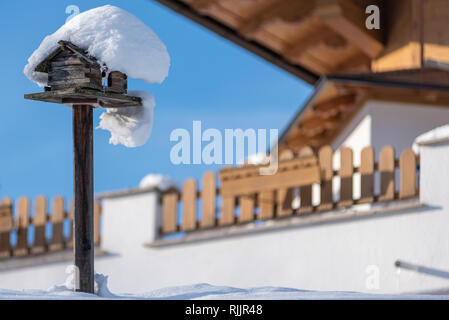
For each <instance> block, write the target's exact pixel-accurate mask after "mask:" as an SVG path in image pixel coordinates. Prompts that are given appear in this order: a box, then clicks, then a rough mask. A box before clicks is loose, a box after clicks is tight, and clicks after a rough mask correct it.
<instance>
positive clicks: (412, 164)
mask: <svg viewBox="0 0 449 320" xmlns="http://www.w3.org/2000/svg"><path fill="white" fill-rule="evenodd" d="M399 168H400V177H401V181H400V188H399V198H400V199H405V198H410V197H414V196H416V155H415V153H414V152H413V150H412V149H405V150H404V151H402V153H401V157H400V159H399Z"/></svg>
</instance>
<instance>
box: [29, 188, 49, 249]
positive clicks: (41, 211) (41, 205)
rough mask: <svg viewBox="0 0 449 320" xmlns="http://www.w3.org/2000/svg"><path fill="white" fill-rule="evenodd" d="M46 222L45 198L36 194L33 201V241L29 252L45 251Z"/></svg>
mask: <svg viewBox="0 0 449 320" xmlns="http://www.w3.org/2000/svg"><path fill="white" fill-rule="evenodd" d="M46 224H47V199H46V198H45V197H44V196H38V197H37V198H36V200H35V201H34V216H33V225H34V241H33V246H32V247H31V253H33V254H35V253H42V252H45V251H47V241H46V238H45V226H46Z"/></svg>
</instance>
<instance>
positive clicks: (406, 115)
mask: <svg viewBox="0 0 449 320" xmlns="http://www.w3.org/2000/svg"><path fill="white" fill-rule="evenodd" d="M448 123H449V108H448V107H438V106H432V105H423V104H408V103H407V104H406V103H399V102H383V101H372V100H371V101H367V102H366V104H365V106H364V107H363V108H362V109H361V110H360V111H359V113H358V114H357V115H356V116H355V117H354V119H353V120H352V121H351V122H350V124H349V125H348V126H347V127H346V128H345V130H343V132H342V133H341V134H340V135H339V136H338V137H337V138H336V139H335V140H334V142H333V144H332V148H333V149H334V150H336V160H335V164H336V165H337V166H339V163H340V161H339V153H338V151H339V149H340V148H341V147H351V148H352V149H353V151H354V162H355V164H356V165H358V164H359V163H360V152H361V151H362V149H363V148H364V147H367V146H372V147H373V148H374V153H375V156H376V159H378V158H377V157H378V156H379V152H380V150H381V149H382V148H383V147H385V146H387V145H391V146H393V147H394V148H395V150H396V154H397V156H399V155H400V152H402V150H404V149H406V148H411V146H412V144H413V140H414V139H415V138H416V137H417V136H419V135H420V134H422V133H424V132H427V131H429V130H432V129H433V128H435V127H439V126H442V125H445V124H448ZM337 155H338V156H337Z"/></svg>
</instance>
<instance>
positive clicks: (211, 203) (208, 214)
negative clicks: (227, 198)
mask: <svg viewBox="0 0 449 320" xmlns="http://www.w3.org/2000/svg"><path fill="white" fill-rule="evenodd" d="M216 189H217V181H216V177H215V173H213V172H206V173H205V174H204V176H203V190H202V191H201V201H202V211H201V220H200V227H201V228H210V227H213V226H215V212H216Z"/></svg>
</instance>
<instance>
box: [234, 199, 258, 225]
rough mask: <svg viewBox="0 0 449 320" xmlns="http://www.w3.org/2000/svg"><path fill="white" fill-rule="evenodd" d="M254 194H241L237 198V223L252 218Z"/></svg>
mask: <svg viewBox="0 0 449 320" xmlns="http://www.w3.org/2000/svg"><path fill="white" fill-rule="evenodd" d="M254 196H255V195H242V196H240V197H239V198H238V201H239V207H240V215H239V217H238V219H237V221H238V222H239V223H242V222H249V221H253V220H254V207H255V199H254Z"/></svg>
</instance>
